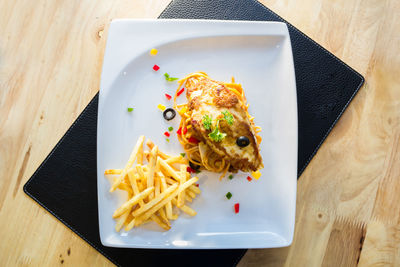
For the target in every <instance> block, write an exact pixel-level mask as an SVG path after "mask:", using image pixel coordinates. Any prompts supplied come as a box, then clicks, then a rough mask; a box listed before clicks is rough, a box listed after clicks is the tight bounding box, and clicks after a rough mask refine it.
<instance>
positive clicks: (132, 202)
mask: <svg viewBox="0 0 400 267" xmlns="http://www.w3.org/2000/svg"><path fill="white" fill-rule="evenodd" d="M153 191H154V187H149V188H147V189H145V190H144V191H143V192H141V193H139V194H137V195H136V196H134V197H132V198H131V199H130V200H128V201H127V202H125V203H124V204H122V206H121V207H119V208H118V209H117V210H116V211H115V212H114V214H113V218H117V217H119V216H121V215H122V214H124V213H125V212H126V211H128V210H130V209H131V208H132V207H133V205H135V204H136V203H138V202H139V201H140V200H141V199H143V198H145V197H147V196H148V195H149V194H150V193H152V192H153Z"/></svg>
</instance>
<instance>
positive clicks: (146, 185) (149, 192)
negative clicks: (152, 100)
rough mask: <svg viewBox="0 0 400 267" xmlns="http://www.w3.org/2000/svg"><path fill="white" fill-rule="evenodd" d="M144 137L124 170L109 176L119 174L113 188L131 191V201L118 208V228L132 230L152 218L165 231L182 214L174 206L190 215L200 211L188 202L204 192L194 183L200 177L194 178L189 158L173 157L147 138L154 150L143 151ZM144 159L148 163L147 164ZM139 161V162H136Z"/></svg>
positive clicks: (116, 213) (148, 143) (115, 216)
mask: <svg viewBox="0 0 400 267" xmlns="http://www.w3.org/2000/svg"><path fill="white" fill-rule="evenodd" d="M144 141H145V140H144V136H141V137H140V138H139V140H138V141H137V143H136V145H135V147H134V149H133V151H132V153H131V155H130V157H129V160H128V162H127V164H126V165H125V168H124V169H108V170H106V171H105V172H104V174H105V175H118V176H117V177H115V179H114V182H113V183H112V186H111V188H110V191H111V192H112V191H114V190H115V189H117V188H118V189H120V190H123V191H126V192H127V193H128V200H127V201H125V202H124V203H123V204H122V205H121V206H120V207H119V208H118V209H116V210H115V212H114V214H113V218H115V219H116V225H115V230H116V231H120V230H121V229H122V227H124V226H125V227H124V229H125V231H130V230H131V229H132V228H133V227H137V226H139V225H142V224H144V223H147V222H149V221H154V222H155V223H156V224H158V225H159V226H160V227H161V228H163V229H164V230H169V229H170V228H171V223H170V220H176V219H177V218H178V216H179V214H174V213H173V205H174V206H177V207H178V208H179V209H180V210H182V211H183V212H185V213H187V214H189V215H190V216H195V215H196V211H194V210H193V209H191V208H190V207H188V206H187V205H185V202H186V201H188V202H192V199H193V198H195V197H196V194H199V193H200V192H201V191H200V189H199V188H197V187H195V186H194V185H193V184H194V183H195V182H196V181H197V180H198V178H197V177H194V178H190V173H188V172H187V170H186V169H187V167H188V161H187V159H186V158H184V157H182V156H174V157H172V156H169V155H167V154H165V153H163V152H162V151H160V150H159V149H158V147H157V146H156V145H155V144H154V143H153V142H152V141H151V140H149V139H148V140H147V141H146V146H147V147H149V148H150V151H144V150H143V143H144ZM144 158H146V159H147V163H146V164H144V163H143V161H144ZM135 162H136V164H135Z"/></svg>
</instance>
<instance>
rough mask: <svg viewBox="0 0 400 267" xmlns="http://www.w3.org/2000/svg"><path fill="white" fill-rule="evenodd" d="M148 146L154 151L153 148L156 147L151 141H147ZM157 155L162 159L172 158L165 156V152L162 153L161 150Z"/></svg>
mask: <svg viewBox="0 0 400 267" xmlns="http://www.w3.org/2000/svg"><path fill="white" fill-rule="evenodd" d="M146 146H147V147H148V148H150V149H153V147H154V146H155V145H154V143H153V141H151V140H150V139H147V141H146ZM157 155H158V156H160V157H161V158H162V159H168V158H170V157H171V156H169V155H167V154H165V153H164V152H162V151H160V150H158V153H157Z"/></svg>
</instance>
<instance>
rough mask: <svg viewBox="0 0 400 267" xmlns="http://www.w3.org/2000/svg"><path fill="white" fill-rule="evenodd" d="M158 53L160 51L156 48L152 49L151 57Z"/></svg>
mask: <svg viewBox="0 0 400 267" xmlns="http://www.w3.org/2000/svg"><path fill="white" fill-rule="evenodd" d="M157 53H158V50H157V49H155V48H152V49H151V50H150V55H152V56H155V55H157Z"/></svg>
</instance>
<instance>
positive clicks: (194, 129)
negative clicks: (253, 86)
mask: <svg viewBox="0 0 400 267" xmlns="http://www.w3.org/2000/svg"><path fill="white" fill-rule="evenodd" d="M182 86H183V87H184V88H186V98H187V103H184V104H180V105H178V104H176V97H177V96H178V95H179V92H181V91H182ZM174 107H175V109H177V110H178V111H179V114H180V115H181V123H180V128H179V130H178V137H179V141H180V143H181V144H182V145H183V147H184V149H185V152H186V153H187V155H188V159H189V161H190V163H191V166H192V168H193V167H194V168H195V169H199V168H204V169H206V170H209V171H213V172H222V173H223V174H222V176H221V177H223V176H224V175H225V174H226V172H227V171H230V172H237V171H239V170H241V171H244V172H249V171H257V170H259V169H261V168H262V167H263V163H262V158H261V155H260V148H259V145H260V142H261V137H260V136H259V135H258V133H259V132H260V131H261V128H260V127H257V126H255V124H254V122H253V120H254V117H252V116H250V115H249V113H248V104H247V103H246V97H245V94H244V91H243V88H242V86H241V85H240V84H237V83H235V81H234V79H233V78H232V82H231V83H224V82H220V81H215V80H212V79H211V78H210V77H209V76H208V75H207V74H206V73H204V72H196V73H191V74H189V75H187V76H186V77H185V78H183V79H182V80H180V81H179V87H178V89H177V93H176V94H175V99H174Z"/></svg>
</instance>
